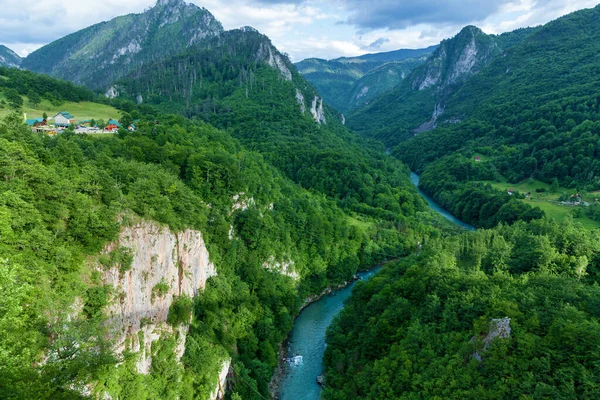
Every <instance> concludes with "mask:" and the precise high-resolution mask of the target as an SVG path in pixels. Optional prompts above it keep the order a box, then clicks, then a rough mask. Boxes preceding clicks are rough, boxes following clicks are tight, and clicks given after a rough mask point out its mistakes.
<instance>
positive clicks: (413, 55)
mask: <svg viewBox="0 0 600 400" xmlns="http://www.w3.org/2000/svg"><path fill="white" fill-rule="evenodd" d="M435 48H436V46H432V47H428V48H426V49H419V50H396V51H391V52H385V53H374V54H365V55H362V56H359V57H342V58H337V59H334V60H329V61H327V60H322V59H318V58H309V59H306V60H304V61H301V62H299V63H297V64H296V68H298V71H299V72H300V73H301V74H302V75H304V76H305V78H306V79H307V80H308V81H309V82H310V83H311V84H312V85H314V86H315V87H316V88H317V90H318V91H319V93H321V94H322V95H323V98H324V99H325V100H326V101H327V102H328V103H329V104H331V105H332V106H333V107H334V108H336V109H337V110H339V111H342V112H347V111H348V110H351V109H353V108H356V107H358V106H360V105H362V104H368V102H369V101H370V100H371V99H373V98H375V97H377V96H378V95H380V94H381V93H383V92H385V91H387V90H390V89H392V88H393V87H395V86H396V85H397V84H399V83H400V82H401V81H402V79H404V77H405V76H406V75H408V74H409V73H410V72H411V71H412V70H413V69H414V68H415V67H416V66H418V65H421V64H422V63H423V62H424V60H425V59H426V57H427V56H429V55H430V54H431V53H432V52H433V51H434V50H435Z"/></svg>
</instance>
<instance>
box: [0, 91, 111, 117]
mask: <svg viewBox="0 0 600 400" xmlns="http://www.w3.org/2000/svg"><path fill="white" fill-rule="evenodd" d="M0 100H5V101H6V98H5V97H4V93H0ZM61 111H68V112H70V113H71V115H73V116H74V117H75V119H76V120H77V121H83V120H87V119H95V120H99V119H103V120H104V121H108V120H109V119H110V118H114V119H119V118H121V112H120V111H119V110H117V109H116V108H114V107H111V106H107V105H104V104H98V103H91V102H89V101H82V102H81V103H73V102H70V101H65V102H64V103H63V104H61V105H60V106H55V105H53V104H52V103H50V102H49V101H48V100H42V102H41V103H40V104H38V105H37V107H34V106H33V105H31V104H30V103H29V99H28V98H27V97H26V96H23V107H22V111H21V112H22V113H27V118H28V119H33V118H41V117H42V115H43V114H44V113H46V114H48V117H53V116H54V115H56V114H57V113H59V112H61ZM13 112H14V110H12V109H11V108H9V107H8V105H7V106H5V107H4V108H0V118H4V117H6V116H7V115H9V114H11V113H13Z"/></svg>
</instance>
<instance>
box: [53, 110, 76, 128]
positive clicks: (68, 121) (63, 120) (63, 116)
mask: <svg viewBox="0 0 600 400" xmlns="http://www.w3.org/2000/svg"><path fill="white" fill-rule="evenodd" d="M74 123H75V117H74V116H72V115H71V114H69V113H68V112H66V111H61V112H59V113H58V114H56V115H55V116H54V125H56V126H64V127H66V126H69V125H73V124H74Z"/></svg>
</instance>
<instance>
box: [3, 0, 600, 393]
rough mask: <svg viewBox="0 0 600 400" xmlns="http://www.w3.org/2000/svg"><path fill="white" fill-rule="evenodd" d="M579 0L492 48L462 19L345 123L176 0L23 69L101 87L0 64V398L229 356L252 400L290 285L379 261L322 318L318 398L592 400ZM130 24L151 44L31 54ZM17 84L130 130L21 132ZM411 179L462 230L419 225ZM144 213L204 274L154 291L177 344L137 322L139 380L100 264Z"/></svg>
mask: <svg viewBox="0 0 600 400" xmlns="http://www.w3.org/2000/svg"><path fill="white" fill-rule="evenodd" d="M599 14H600V6H599V7H596V8H595V9H592V10H584V11H581V12H577V13H574V14H572V15H569V16H567V17H564V18H561V19H558V20H556V21H553V22H551V23H549V24H547V25H546V26H544V27H539V28H533V29H523V30H517V31H515V32H510V33H507V34H504V35H498V36H493V35H486V34H485V33H483V32H482V31H481V30H479V29H477V28H475V27H471V26H470V27H466V28H465V29H464V30H463V31H462V32H461V33H460V34H459V35H457V36H456V37H455V38H453V39H449V40H446V41H444V42H443V43H442V44H441V46H440V47H439V48H437V50H435V52H434V53H433V54H432V56H431V57H430V58H429V59H428V60H427V62H426V63H425V64H423V65H420V66H417V64H421V61H418V60H412V61H410V60H409V61H407V63H409V64H410V65H408V64H407V65H403V66H399V65H396V67H397V68H398V69H396V70H395V71H396V72H397V73H402V72H406V73H408V72H409V71H408V70H406V71H405V70H404V68H405V67H406V68H409V69H410V70H412V72H411V73H410V74H408V76H407V77H406V79H403V80H402V83H400V84H399V86H397V87H396V88H395V89H394V90H393V91H391V92H389V93H387V94H385V95H383V96H382V97H380V98H379V100H376V101H373V102H372V103H371V104H370V105H368V106H366V107H364V108H362V109H361V110H358V111H357V112H356V113H354V115H353V116H352V118H350V120H349V126H350V127H351V128H356V129H358V130H359V131H360V133H361V134H362V135H359V134H356V133H354V132H353V131H351V130H349V129H348V128H347V127H346V126H344V122H345V121H344V117H343V116H342V115H341V114H340V113H338V112H337V111H336V110H334V109H333V108H331V107H329V106H328V105H327V104H325V103H323V99H322V98H321V94H319V93H318V91H317V90H315V89H314V88H313V87H312V86H311V85H310V84H309V83H308V82H307V80H305V79H304V78H303V77H302V75H300V74H299V73H298V71H297V70H296V68H295V67H294V65H293V64H292V63H291V62H290V61H289V59H288V57H287V56H286V55H285V54H282V53H280V52H279V51H277V49H276V48H275V47H274V46H273V45H272V44H271V42H270V40H269V39H268V38H267V37H266V36H264V35H261V34H260V33H258V32H257V31H256V30H254V29H252V28H242V29H237V30H233V31H227V32H223V31H222V28H221V25H220V23H218V21H216V20H214V18H212V15H210V14H209V13H208V11H206V10H204V9H200V8H198V7H196V6H191V5H186V4H184V3H183V2H182V1H179V0H169V1H167V2H159V3H157V6H156V7H154V8H153V9H150V10H149V11H147V12H145V13H143V14H131V15H129V16H125V17H120V18H117V19H115V20H113V21H112V22H109V23H103V24H99V25H96V26H94V27H91V28H88V29H87V30H83V31H80V32H78V33H76V34H73V35H70V36H68V37H67V38H64V39H63V40H62V41H58V42H56V43H54V44H53V45H51V46H46V47H45V48H43V49H41V50H40V51H38V52H37V55H36V56H35V57H32V58H31V59H30V63H36V62H39V63H40V65H41V64H44V65H46V64H47V67H48V68H50V69H48V70H47V72H52V73H54V74H56V75H60V76H63V75H64V74H67V75H68V74H69V71H74V70H73V68H75V69H80V70H81V71H77V72H81V73H82V74H83V75H81V76H77V77H76V76H75V75H73V78H72V79H74V80H80V81H84V80H85V81H88V82H90V79H91V80H92V81H94V79H93V76H96V77H98V79H99V80H98V81H97V82H96V81H94V82H91V83H90V86H91V87H97V86H95V85H105V86H106V85H109V86H106V87H103V89H104V90H106V89H108V88H109V87H110V91H109V92H110V93H111V96H110V97H115V98H110V99H107V98H104V96H102V97H100V95H99V93H95V92H92V91H90V90H88V89H85V88H82V87H78V86H75V85H74V84H72V83H69V82H65V81H58V80H54V79H52V78H49V77H47V76H43V75H37V74H35V73H32V72H27V71H22V70H18V69H10V68H0V92H2V100H0V108H3V109H4V108H8V109H12V110H14V111H15V112H14V113H13V114H12V115H10V116H8V117H7V118H5V119H3V120H0V293H2V296H0V398H7V399H12V398H15V399H17V398H27V399H29V398H41V399H45V398H51V399H77V398H88V397H106V396H110V397H111V398H124V399H129V398H136V399H137V398H139V399H154V398H161V399H162V398H164V399H192V398H193V399H207V398H209V395H210V393H212V392H213V391H214V389H215V387H216V386H217V380H218V375H219V372H220V369H222V367H223V362H224V360H229V359H231V360H232V363H231V367H230V369H229V371H227V369H226V370H225V372H226V373H227V372H228V376H227V398H230V399H232V400H239V399H251V400H252V399H264V398H267V397H269V396H270V393H269V382H270V380H271V377H272V375H273V372H274V371H275V369H276V367H277V365H278V363H279V362H280V361H281V360H280V359H279V350H280V346H281V344H282V343H283V341H284V340H285V338H286V337H287V335H288V334H289V333H290V331H291V329H292V327H293V323H294V318H295V317H296V316H297V315H298V312H299V310H300V309H301V307H302V306H303V305H304V304H305V301H306V299H307V298H309V297H313V298H314V296H317V295H319V294H321V293H322V292H323V291H324V290H326V289H328V288H331V287H337V286H340V285H345V284H347V283H348V282H349V281H350V280H353V279H354V278H355V276H356V273H357V271H359V270H365V269H368V268H370V267H372V266H374V265H376V264H378V263H381V262H384V261H389V260H390V259H398V261H394V262H392V263H390V264H388V265H386V266H385V267H384V268H383V269H382V272H381V273H379V274H378V275H377V276H376V277H374V278H373V279H372V280H371V281H369V282H359V283H357V286H356V290H355V292H354V294H353V295H352V297H351V298H350V300H349V302H348V304H347V307H346V308H345V310H344V311H343V312H342V314H340V316H339V317H338V318H337V319H336V320H335V322H334V324H333V325H332V326H331V328H330V330H329V332H328V335H327V341H328V346H327V350H326V354H325V389H324V392H323V397H324V398H326V399H340V400H341V399H350V398H352V399H353V398H369V399H388V398H411V399H412V398H415V399H416V398H457V399H459V398H473V399H481V398H569V399H570V398H572V399H575V398H590V399H594V398H598V397H599V395H600V382H599V378H598V377H599V376H600V371H599V370H598V365H597V364H598V363H597V360H598V356H599V355H598V339H597V337H598V334H599V333H600V325H599V323H600V320H599V318H600V311H599V310H600V308H599V304H598V299H599V298H600V297H599V295H600V293H598V290H599V289H598V287H599V286H598V285H599V284H600V254H599V251H600V250H599V249H600V233H599V231H598V230H592V229H586V228H584V227H583V226H582V225H580V224H579V223H577V222H574V221H573V217H578V216H581V215H583V214H585V216H586V217H588V218H590V219H592V220H595V221H599V220H600V201H599V200H600V199H594V197H598V196H597V195H598V193H600V192H599V191H600V177H599V176H600V171H599V168H600V164H599V163H598V156H599V155H600V148H599V147H598V143H600V137H599V135H600V97H599V96H598V89H599V85H600V81H599V80H598V79H599V78H598V76H600V74H599V72H600V67H599V64H598V63H597V54H598V48H599V47H598V43H599V39H600V24H599V22H598V21H600V18H598V17H599ZM165 16H167V17H169V18H170V17H173V18H172V19H171V22H170V23H167V24H164V25H163V24H159V23H157V21H159V20H160V19H161V18H163V17H165ZM186 16H187V17H186ZM175 17H176V18H175ZM180 17H181V18H180ZM183 17H186V18H183ZM188 17H189V18H188ZM169 18H166V17H165V19H169ZM115 21H116V22H115ZM136 21H141V22H140V24H137V25H136V30H135V32H137V30H138V29H140V30H141V31H144V29H145V28H144V27H149V29H148V30H146V31H144V32H145V34H148V35H146V39H147V40H146V41H145V42H144V46H145V45H148V47H147V48H144V49H143V50H141V47H140V49H139V52H137V53H136V52H134V53H132V54H130V53H128V52H127V51H125V53H124V54H121V56H122V58H119V57H121V56H119V57H117V58H115V59H114V61H115V63H114V64H110V63H108V64H107V63H105V64H106V65H109V64H110V65H114V68H113V67H110V66H108V67H106V69H99V70H98V71H95V70H94V71H91V70H89V69H86V68H83V67H85V66H87V65H89V63H90V61H89V60H91V58H89V55H88V54H87V53H85V52H82V53H81V54H79V53H78V54H79V56H81V57H80V58H79V59H78V61H77V62H74V63H72V64H69V65H67V66H66V67H65V65H62V64H61V63H63V61H64V60H62V59H60V57H58V56H57V55H56V54H57V53H53V52H52V48H56V46H59V45H61V43H63V44H65V43H67V44H68V45H69V46H71V47H73V48H74V49H75V48H77V49H79V50H81V49H87V48H92V47H93V48H94V49H95V50H97V51H96V53H95V55H96V56H102V54H104V53H103V52H107V53H106V54H108V53H111V52H114V51H117V52H118V51H119V48H118V47H119V46H121V45H123V44H127V43H130V41H131V40H132V37H130V36H128V35H125V33H124V32H125V31H124V30H121V31H120V30H119V29H116V28H115V29H113V28H114V27H115V26H116V25H119V24H121V25H119V26H129V25H131V24H134V22H136ZM172 21H174V22H172ZM185 21H188V22H189V21H192V22H193V21H196V22H198V21H200V22H202V21H204V22H203V23H204V24H205V25H206V26H204V27H203V28H202V29H200V31H201V32H199V31H195V30H193V29H188V28H189V27H190V26H195V25H194V24H185V23H184V22H185ZM142 22H143V24H141V23H142ZM115 24H116V25H115ZM144 24H145V25H144ZM134 25H135V24H134ZM141 31H140V32H141ZM116 32H121V33H122V34H123V37H121V39H122V42H123V43H120V42H119V43H117V42H114V43H111V41H110V40H107V38H109V37H110V36H111V35H115V34H116ZM126 33H134V30H132V31H131V32H129V31H127V32H126ZM136 34H137V33H136ZM96 36H97V37H96ZM174 36H177V39H178V41H177V42H176V43H175V42H174V43H172V46H170V47H169V48H168V49H165V51H164V54H163V51H162V50H163V49H162V46H167V44H169V45H170V43H169V42H170V40H171V39H173V37H174ZM179 36H181V37H182V38H184V39H185V40H179V39H181V38H180V37H179ZM200 37H201V38H200ZM199 38H200V39H199ZM105 39H106V40H105ZM121 39H120V40H121ZM104 45H107V46H108V45H110V46H108V47H106V46H105V47H103V46H104ZM86 46H87V47H86ZM134 47H135V46H134ZM167 50H168V51H167ZM430 50H433V49H430ZM475 50H476V51H475ZM84 53H85V54H84ZM82 54H83V55H82ZM111 54H112V53H111ZM136 54H139V55H137V56H136ZM464 54H467V55H473V54H475V55H474V56H473V57H474V58H472V59H470V60H469V62H467V63H465V59H464ZM36 57H37V58H36ZM36 60H37V61H36ZM405 61H406V60H405ZM471 61H472V63H471ZM24 65H27V62H25V64H24ZM30 65H33V64H30ZM125 65H126V66H127V68H121V67H123V66H125ZM465 65H468V66H469V67H468V68H466V67H464V66H465ZM54 67H56V68H58V69H56V70H53V69H52V68H54ZM63 67H65V68H63ZM384 67H385V65H384V66H383V67H381V68H382V69H381V70H379V72H382V71H383V74H384V75H386V74H388V72H387V71H389V70H385V68H387V67H385V68H384ZM415 67H416V69H414V70H413V68H415ZM459 67H460V68H459ZM119 68H121V69H119ZM65 71H66V72H65ZM375 72H377V71H375ZM392 72H393V71H392ZM386 78H389V79H390V80H391V81H394V82H396V81H397V78H398V76H395V77H393V78H390V77H386ZM115 79H118V80H117V81H114V80H115ZM372 79H373V80H372V81H369V82H366V81H365V84H366V83H369V84H371V85H374V84H381V85H385V84H388V83H389V82H388V81H385V80H383V81H380V80H378V78H376V77H372ZM432 82H435V83H433V84H432ZM24 96H26V97H27V99H28V101H29V102H30V103H32V104H34V103H36V102H37V103H40V102H41V101H42V99H43V101H45V100H49V101H50V102H51V103H52V104H56V105H60V104H61V102H63V101H71V102H81V101H86V102H92V103H91V104H92V106H91V107H93V105H94V104H96V103H106V104H110V105H111V106H113V107H116V108H117V109H119V110H120V112H121V114H122V116H121V121H122V123H123V125H124V126H129V124H130V123H135V125H136V127H137V129H134V130H132V131H129V130H126V129H120V130H118V132H117V133H116V134H114V135H112V134H111V135H102V136H94V135H89V136H88V135H85V134H82V135H76V134H75V133H74V131H73V129H72V128H69V129H66V130H65V131H62V132H60V133H59V134H58V135H56V136H47V135H45V134H38V133H33V132H32V131H31V129H29V128H28V127H27V126H26V125H25V124H24V123H23V118H22V111H23V110H22V107H23V97H24ZM94 102H96V103H94ZM432 113H433V117H432ZM387 148H389V149H390V152H391V154H392V155H393V156H395V157H390V156H389V155H386V151H385V150H386V149H387ZM404 163H405V164H404ZM410 170H413V171H416V172H418V173H420V174H421V178H420V182H421V187H422V189H423V190H424V191H425V192H427V193H428V194H430V195H431V196H432V197H433V198H434V199H435V200H436V201H437V202H438V203H439V204H440V205H441V206H442V207H444V208H446V209H447V210H449V211H450V212H451V213H453V214H454V215H455V216H457V217H458V218H460V219H461V220H463V221H465V222H468V223H470V224H473V225H475V226H476V227H477V228H481V229H480V230H479V231H476V232H469V233H465V232H462V231H460V230H459V229H458V228H456V227H452V226H449V223H448V222H447V221H445V220H444V219H443V218H442V217H440V216H438V215H435V214H433V213H432V211H431V210H429V208H428V207H427V205H426V203H425V201H424V200H423V199H422V198H421V197H420V196H419V195H418V193H417V191H416V189H415V188H414V187H413V185H412V184H411V182H410V180H409V173H410ZM523 182H526V183H527V184H528V186H527V187H528V188H532V189H528V190H529V192H521V191H518V190H513V189H511V188H510V186H508V187H507V186H506V185H516V184H521V183H523ZM532 191H533V193H532ZM546 191H548V192H552V194H553V196H556V197H557V202H562V203H565V204H568V205H569V207H570V206H571V205H573V204H574V203H575V202H577V204H578V206H577V207H575V206H574V205H573V208H572V212H571V211H569V213H568V215H566V217H564V218H562V219H561V220H560V221H559V220H557V219H554V218H551V216H550V215H548V212H546V211H545V210H542V209H541V208H539V207H537V206H536V205H535V203H534V202H532V201H531V199H532V197H534V196H535V195H536V194H540V195H541V194H542V193H544V192H546ZM526 200H527V201H526ZM588 201H589V202H591V204H588ZM584 204H585V206H584ZM554 205H556V204H554ZM570 210H571V209H570ZM143 221H152V222H153V223H155V224H157V226H160V227H161V228H164V229H167V228H168V229H169V231H170V232H176V233H182V232H186V231H188V230H196V231H199V232H201V234H202V238H203V241H204V242H205V243H206V248H207V249H208V253H209V256H210V257H209V258H210V262H211V263H212V264H214V266H215V270H216V275H215V276H211V277H210V278H208V280H207V281H206V287H205V288H204V290H201V291H199V292H198V295H197V296H195V297H193V298H190V297H187V296H181V293H180V296H174V300H173V303H172V304H171V305H170V308H169V309H168V313H167V314H166V323H167V324H168V325H169V326H170V327H171V328H173V329H175V327H178V326H184V327H185V332H187V336H186V337H185V344H184V348H183V349H182V355H181V357H180V358H179V357H178V356H177V354H176V353H177V351H178V350H177V349H178V346H180V345H181V342H180V340H179V339H178V338H177V337H176V335H173V334H171V335H169V334H164V335H163V336H160V335H159V336H160V340H157V341H155V342H154V343H152V346H151V348H150V350H151V365H149V371H148V373H147V374H142V373H138V372H139V369H138V362H139V360H140V354H139V352H135V351H130V350H131V349H130V348H128V347H126V349H125V351H122V352H119V351H115V346H116V344H115V338H114V337H113V336H112V331H111V327H110V326H109V318H110V316H109V314H108V309H109V308H110V306H111V305H113V304H116V303H118V302H119V301H121V296H122V295H123V293H119V292H118V291H117V290H116V288H115V287H113V286H112V285H109V284H107V283H106V281H105V278H104V275H103V273H104V272H106V271H107V270H109V269H110V268H113V267H115V266H118V268H117V273H118V274H119V275H120V276H121V275H123V274H125V273H127V271H128V270H129V269H130V268H131V263H132V262H133V261H132V260H133V259H134V256H135V254H132V253H131V251H130V249H128V248H123V247H116V248H114V249H113V247H110V246H112V245H114V244H115V243H117V242H116V241H117V240H118V239H119V238H120V235H121V234H122V233H123V231H124V230H126V229H127V228H128V227H131V226H133V225H135V224H139V223H141V222H143ZM177 240H178V239H177ZM109 248H110V249H112V250H110V251H109V250H107V249H109ZM178 262H179V260H178ZM278 263H279V264H278ZM282 264H286V266H285V268H286V269H287V270H286V271H284V270H283V267H282ZM174 269H175V270H176V272H178V273H179V276H178V278H179V279H180V281H181V279H182V276H183V275H184V273H183V267H181V265H180V264H178V265H177V266H176V268H174ZM168 289H169V288H168V285H167V284H166V283H164V282H162V281H161V282H160V283H158V284H157V285H156V286H155V287H153V288H152V296H153V297H152V299H154V296H155V294H156V296H162V294H161V293H165V292H167V291H168ZM155 292H156V293H155ZM143 322H144V323H145V324H151V323H152V321H143ZM188 327H189V329H188ZM173 332H174V331H173ZM163 333H164V332H163ZM161 334H162V333H161ZM133 335H138V332H133ZM136 337H138V338H141V339H139V340H140V342H141V341H143V334H142V335H138V336H136Z"/></svg>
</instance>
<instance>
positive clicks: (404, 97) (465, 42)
mask: <svg viewBox="0 0 600 400" xmlns="http://www.w3.org/2000/svg"><path fill="white" fill-rule="evenodd" d="M532 31H533V30H532V29H521V30H517V31H515V32H510V33H505V34H502V35H498V36H496V35H487V34H485V33H484V32H483V31H481V30H480V29H479V28H477V27H474V26H467V27H465V28H464V29H463V30H462V31H461V32H460V33H459V34H458V35H456V36H455V37H453V38H451V39H447V40H444V41H443V42H442V43H441V44H440V46H439V47H438V48H437V49H436V50H435V52H434V53H433V54H432V55H431V56H430V57H429V59H428V60H427V62H426V63H425V64H424V65H422V66H420V67H418V68H416V69H415V70H414V71H413V72H412V73H411V74H410V75H409V76H408V77H407V78H406V79H405V80H404V81H403V82H402V83H401V84H400V85H398V87H396V88H395V89H394V90H392V91H390V92H389V93H386V94H383V95H382V96H379V97H378V98H377V99H375V100H374V101H372V102H371V104H368V105H366V106H363V107H361V108H359V109H358V110H356V112H354V113H352V114H350V116H349V117H348V126H349V127H351V128H352V129H355V130H357V131H358V132H361V133H362V134H364V135H367V136H370V137H376V138H378V139H379V140H382V141H384V142H385V143H386V145H388V146H392V145H395V144H397V143H399V142H401V141H402V140H406V139H408V138H409V137H411V136H413V135H415V134H418V133H422V132H426V131H429V130H431V129H434V128H435V127H436V126H437V125H438V123H439V121H441V120H443V119H441V118H444V117H445V114H444V110H445V109H446V107H447V103H448V102H449V101H450V99H452V96H453V95H454V93H456V91H457V90H458V89H459V88H460V87H461V86H462V85H463V84H464V83H465V82H468V81H469V80H470V78H471V77H473V76H475V75H477V74H478V73H479V72H480V71H481V70H482V69H484V68H485V66H487V65H488V64H489V63H490V62H492V61H493V60H495V59H496V58H498V57H501V56H503V55H504V53H505V51H506V50H507V49H509V48H510V47H511V46H513V45H515V44H516V43H519V42H520V41H521V40H522V39H523V38H525V37H527V36H528V35H529V34H530V33H531V32H532ZM445 120H450V119H449V118H445Z"/></svg>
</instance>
